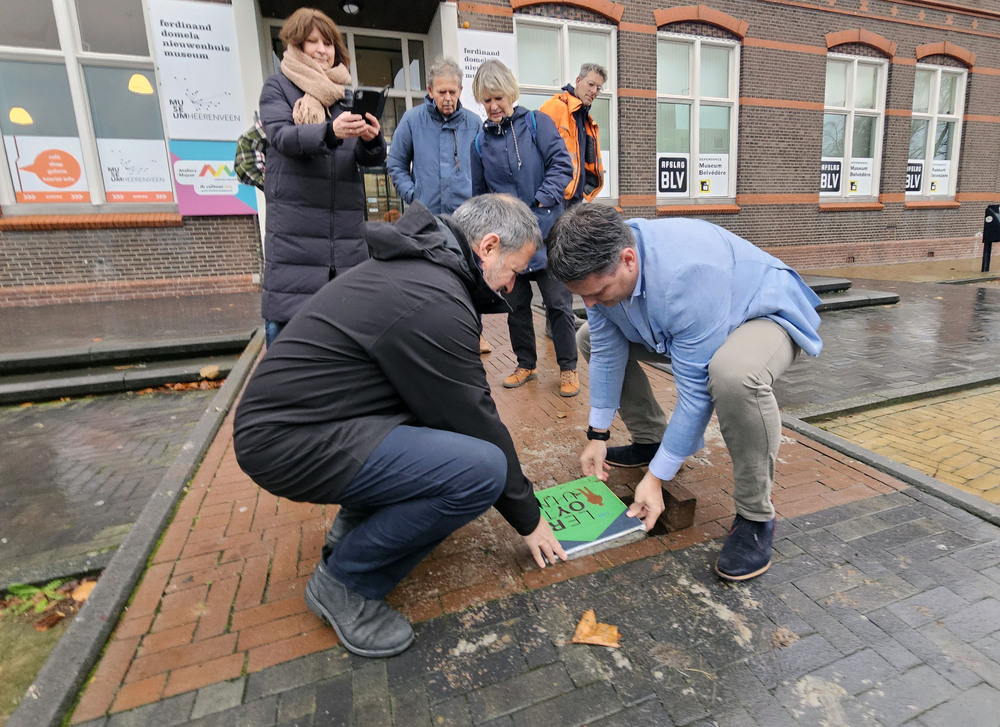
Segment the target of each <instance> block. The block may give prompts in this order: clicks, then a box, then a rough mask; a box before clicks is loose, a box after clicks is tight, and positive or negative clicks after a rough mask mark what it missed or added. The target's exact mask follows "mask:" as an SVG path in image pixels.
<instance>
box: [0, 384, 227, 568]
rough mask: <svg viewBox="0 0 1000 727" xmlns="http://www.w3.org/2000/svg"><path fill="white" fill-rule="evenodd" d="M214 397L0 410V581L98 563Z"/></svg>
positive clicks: (113, 399)
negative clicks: (0, 444)
mask: <svg viewBox="0 0 1000 727" xmlns="http://www.w3.org/2000/svg"><path fill="white" fill-rule="evenodd" d="M214 395H215V391H213V390H207V391H190V392H173V393H151V394H144V395H141V396H140V395H136V394H120V395H114V396H101V397H87V398H81V399H73V400H68V401H54V402H46V403H41V404H35V405H32V406H17V407H2V408H0V440H2V441H3V444H2V451H0V538H2V542H0V583H2V584H7V583H11V582H17V581H24V582H35V581H39V580H49V579H51V578H57V577H64V576H66V575H73V574H77V573H81V572H86V571H89V570H100V569H101V568H103V567H104V566H105V565H106V564H107V562H108V559H109V558H110V555H111V554H112V553H113V551H114V549H115V548H116V547H118V546H119V545H121V543H122V541H123V540H124V538H125V535H126V533H128V530H129V528H130V527H131V525H132V523H134V522H135V519H136V517H138V515H139V513H140V512H141V511H142V508H143V506H144V505H145V504H146V502H147V501H148V500H149V497H150V495H151V494H152V492H153V491H154V490H155V489H156V486H157V484H159V482H160V479H161V478H162V477H163V474H164V473H165V472H166V471H167V469H168V468H169V467H170V465H171V464H173V462H174V460H175V459H176V458H177V455H178V454H179V453H180V448H181V447H182V446H183V444H184V443H185V442H186V441H187V440H188V437H189V436H190V434H191V431H192V430H193V429H194V427H195V425H196V424H197V422H198V419H199V417H201V415H202V413H203V412H204V411H205V407H206V406H207V405H208V403H209V402H210V401H211V399H212V397H213V396H214Z"/></svg>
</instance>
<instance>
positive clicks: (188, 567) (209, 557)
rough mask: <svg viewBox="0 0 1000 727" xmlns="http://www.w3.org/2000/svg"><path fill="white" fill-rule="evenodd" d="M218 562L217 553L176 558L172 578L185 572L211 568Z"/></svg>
mask: <svg viewBox="0 0 1000 727" xmlns="http://www.w3.org/2000/svg"><path fill="white" fill-rule="evenodd" d="M218 562H219V556H218V553H206V554H205V555H198V556H195V557H194V558H183V559H181V560H178V561H177V565H175V566H174V579H175V580H176V578H177V576H180V575H184V574H185V573H191V572H193V571H199V570H204V569H206V568H211V567H212V566H214V565H216V564H217V563H218Z"/></svg>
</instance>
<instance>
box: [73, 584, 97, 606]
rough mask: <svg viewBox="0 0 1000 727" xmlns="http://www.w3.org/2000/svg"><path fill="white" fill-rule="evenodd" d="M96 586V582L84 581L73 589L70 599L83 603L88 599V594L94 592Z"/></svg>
mask: <svg viewBox="0 0 1000 727" xmlns="http://www.w3.org/2000/svg"><path fill="white" fill-rule="evenodd" d="M96 585H97V581H85V582H84V583H81V584H80V585H78V586H77V587H76V588H74V589H73V593H71V594H70V598H72V599H73V600H74V601H77V602H78V603H84V602H85V601H86V600H87V599H88V598H90V594H91V593H92V592H93V591H94V586H96Z"/></svg>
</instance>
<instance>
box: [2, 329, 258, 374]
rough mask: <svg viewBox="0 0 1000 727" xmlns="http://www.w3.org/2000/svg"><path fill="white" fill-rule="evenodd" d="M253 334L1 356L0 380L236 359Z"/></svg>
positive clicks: (97, 345) (106, 345)
mask: <svg viewBox="0 0 1000 727" xmlns="http://www.w3.org/2000/svg"><path fill="white" fill-rule="evenodd" d="M253 334H254V332H253V331H247V332H246V333H242V334H229V335H218V336H202V337H197V338H179V339H175V340H172V341H166V342H164V341H149V342H131V343H118V344H111V343H104V342H98V343H93V344H90V345H88V346H80V347H76V348H61V349H52V350H47V351H37V352H30V353H7V354H0V380H2V378H6V377H8V376H16V375H20V374H30V373H48V374H58V373H59V372H63V371H68V370H71V369H82V368H89V367H93V366H114V365H117V364H122V365H135V364H138V363H150V362H153V361H170V360H179V359H186V358H196V357H201V356H213V355H220V354H237V355H238V354H239V353H240V352H241V351H243V349H244V348H246V347H247V344H248V343H250V339H251V338H253Z"/></svg>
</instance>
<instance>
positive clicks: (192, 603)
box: [160, 584, 208, 614]
mask: <svg viewBox="0 0 1000 727" xmlns="http://www.w3.org/2000/svg"><path fill="white" fill-rule="evenodd" d="M207 595H208V586H206V585H205V584H201V585H199V586H195V587H193V588H186V589H184V590H183V591H175V592H174V593H167V594H166V595H164V596H163V598H162V599H161V600H160V613H161V614H163V613H165V612H167V611H180V610H183V609H189V608H196V609H200V608H201V606H202V604H203V603H204V602H205V597H206V596H207Z"/></svg>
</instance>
